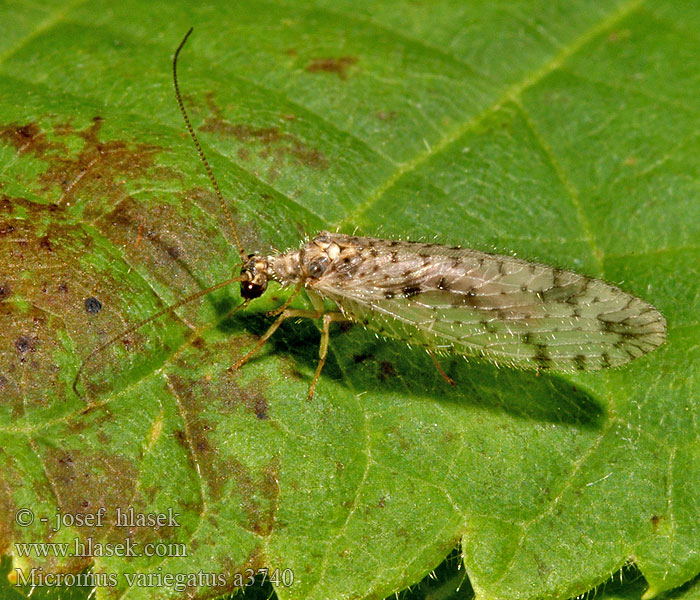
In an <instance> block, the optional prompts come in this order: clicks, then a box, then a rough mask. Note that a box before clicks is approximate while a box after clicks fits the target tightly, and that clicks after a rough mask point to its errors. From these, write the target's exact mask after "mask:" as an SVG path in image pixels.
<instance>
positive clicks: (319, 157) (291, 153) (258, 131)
mask: <svg viewBox="0 0 700 600" xmlns="http://www.w3.org/2000/svg"><path fill="white" fill-rule="evenodd" d="M207 104H208V105H209V109H210V110H211V112H212V114H211V115H210V116H208V117H207V119H206V120H205V122H204V124H203V125H202V126H201V127H200V128H199V129H200V131H207V132H211V133H218V134H221V135H224V136H226V137H232V138H235V139H237V140H239V141H240V142H243V143H245V144H248V146H249V147H248V148H246V151H247V152H250V146H258V147H260V150H259V152H258V154H259V156H260V157H261V158H264V159H271V160H272V166H271V169H272V171H273V172H275V173H276V172H278V171H279V169H280V168H281V166H282V164H283V162H284V159H285V158H290V159H294V160H295V161H296V162H297V163H299V164H301V165H303V166H305V167H309V168H310V169H318V170H323V169H327V168H328V160H327V159H326V157H325V156H324V155H323V153H321V151H320V150H317V149H316V148H312V147H311V146H309V145H308V144H306V143H305V142H304V141H303V140H301V139H300V138H299V137H297V136H295V135H294V134H291V133H288V132H285V131H282V130H280V128H279V127H255V126H253V125H249V124H245V123H229V122H228V121H227V120H226V119H225V117H224V115H223V114H222V112H221V109H220V108H219V107H218V105H217V104H216V103H215V102H214V97H213V95H212V94H209V95H208V96H207ZM246 156H249V154H247V155H246Z"/></svg>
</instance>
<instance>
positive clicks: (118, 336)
mask: <svg viewBox="0 0 700 600" xmlns="http://www.w3.org/2000/svg"><path fill="white" fill-rule="evenodd" d="M240 280H241V276H240V275H236V276H235V277H231V278H230V279H227V280H226V281H221V282H220V283H217V284H216V285H212V286H211V287H208V288H206V289H204V290H199V291H198V292H195V293H194V294H190V295H189V296H187V297H186V298H183V299H182V300H178V301H177V302H175V304H171V305H170V306H166V307H165V308H163V309H161V310H159V311H158V312H157V313H155V314H152V315H151V316H150V317H146V318H145V319H143V320H141V321H139V322H138V323H135V324H134V325H132V326H131V327H128V328H127V329H125V330H124V331H120V332H119V333H118V334H116V335H113V336H112V337H110V338H109V339H108V340H106V341H104V342H102V343H101V344H100V345H99V346H97V348H95V349H94V350H93V351H92V352H90V354H88V355H87V356H86V357H85V358H84V359H83V361H82V362H81V363H80V366H79V367H78V372H77V373H76V374H75V377H74V378H73V392H75V395H76V396H78V398H80V399H81V400H82V401H83V402H85V397H84V396H83V395H82V394H81V393H80V392H79V391H78V384H79V383H80V377H81V376H82V374H83V372H84V371H85V368H86V367H87V366H88V364H89V363H90V361H91V360H92V359H93V358H95V356H97V355H98V354H99V353H100V352H103V351H104V350H105V349H106V348H108V347H109V346H111V345H112V344H113V343H114V342H116V341H117V340H119V339H121V338H123V337H125V336H127V335H129V334H130V333H134V331H136V330H138V329H141V327H143V326H144V325H148V324H149V323H151V322H152V321H155V320H156V319H157V318H159V317H162V316H163V315H164V314H166V313H169V312H172V311H173V310H176V309H178V308H180V307H181V306H184V305H185V304H187V303H188V302H192V300H196V299H197V298H201V297H202V296H206V295H207V294H209V293H211V292H214V291H216V290H218V289H220V288H222V287H226V286H227V285H229V284H231V283H233V282H235V281H240ZM247 304H248V300H246V301H244V302H242V303H241V304H239V305H238V306H236V308H234V309H233V310H232V311H231V312H230V313H228V315H227V317H230V316H232V315H233V314H234V313H236V312H238V311H239V310H240V309H241V308H243V307H244V306H246V305H247Z"/></svg>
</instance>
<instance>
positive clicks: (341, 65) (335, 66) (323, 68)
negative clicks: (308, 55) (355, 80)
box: [306, 56, 357, 79]
mask: <svg viewBox="0 0 700 600" xmlns="http://www.w3.org/2000/svg"><path fill="white" fill-rule="evenodd" d="M356 63H357V57H356V56H339V57H331V58H314V59H313V60H312V61H311V62H310V63H309V64H308V65H306V70H307V71H308V72H309V73H335V74H336V75H337V76H338V77H340V78H341V79H347V78H348V69H349V68H350V67H351V66H352V65H354V64H356Z"/></svg>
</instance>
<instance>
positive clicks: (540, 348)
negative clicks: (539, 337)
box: [533, 344, 552, 369]
mask: <svg viewBox="0 0 700 600" xmlns="http://www.w3.org/2000/svg"><path fill="white" fill-rule="evenodd" d="M535 347H536V348H537V351H536V352H535V356H534V357H533V360H534V361H535V362H536V363H537V366H538V367H539V368H540V369H550V368H551V367H552V358H551V357H550V356H549V351H548V350H547V346H545V345H544V344H538V345H537V346H535Z"/></svg>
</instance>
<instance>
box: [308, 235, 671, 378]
mask: <svg viewBox="0 0 700 600" xmlns="http://www.w3.org/2000/svg"><path fill="white" fill-rule="evenodd" d="M333 237H334V238H335V239H334V241H336V242H337V243H338V244H339V246H340V247H341V252H340V256H339V259H338V260H337V261H336V264H335V265H334V266H335V268H334V269H332V270H330V271H329V273H328V274H326V275H324V276H323V277H321V278H319V280H318V281H317V282H315V285H314V286H313V287H314V288H315V289H317V290H318V291H319V292H320V293H322V294H323V295H325V296H328V297H329V298H331V299H332V300H334V301H335V302H336V303H337V304H338V306H339V307H340V309H341V310H342V311H343V312H344V313H345V314H346V316H348V317H349V318H351V319H352V320H353V321H357V322H359V323H362V324H363V325H365V326H366V327H368V328H370V329H372V330H374V331H377V332H378V333H380V334H382V335H386V336H388V337H393V338H398V339H401V340H404V341H406V342H407V343H409V344H414V345H421V346H425V347H426V348H427V349H429V350H432V351H437V352H449V353H455V354H462V355H477V356H484V357H485V358H487V359H489V360H491V361H492V362H495V363H498V364H506V365H510V366H518V367H521V368H539V369H554V370H558V371H576V370H597V369H600V368H604V367H609V366H615V365H620V364H624V363H626V362H628V361H630V360H632V359H634V358H637V357H639V356H641V355H643V354H645V353H647V352H650V351H652V350H653V349H654V348H656V347H657V346H658V345H660V344H661V343H662V342H663V341H664V339H665V335H666V322H665V320H664V318H663V316H662V315H661V314H660V313H659V312H658V311H657V310H656V309H655V308H654V307H653V306H651V305H650V304H648V303H646V302H644V301H643V300H640V299H639V298H636V297H635V296H632V295H630V294H628V293H626V292H624V291H622V290H620V289H619V288H617V287H615V286H612V285H610V284H607V283H605V282H604V281H601V280H598V279H593V278H590V277H586V276H583V275H578V274H576V273H572V272H570V271H564V270H561V269H556V268H553V267H548V266H545V265H539V264H536V263H531V262H528V261H524V260H521V259H517V258H514V257H510V256H501V255H494V254H487V253H483V252H478V251H475V250H466V249H457V248H448V247H446V246H439V245H431V244H419V243H414V242H390V241H386V240H377V239H373V238H355V237H350V236H340V235H338V234H336V235H335V236H333Z"/></svg>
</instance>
